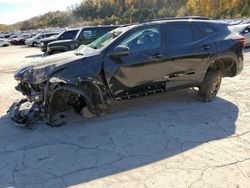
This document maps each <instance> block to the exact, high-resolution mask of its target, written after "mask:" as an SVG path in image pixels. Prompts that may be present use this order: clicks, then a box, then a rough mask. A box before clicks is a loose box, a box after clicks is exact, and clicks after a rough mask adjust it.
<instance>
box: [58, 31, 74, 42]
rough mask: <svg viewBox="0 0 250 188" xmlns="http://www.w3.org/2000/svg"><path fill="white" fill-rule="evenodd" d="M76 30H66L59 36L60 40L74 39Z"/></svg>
mask: <svg viewBox="0 0 250 188" xmlns="http://www.w3.org/2000/svg"><path fill="white" fill-rule="evenodd" d="M77 33H78V30H72V31H66V32H64V33H63V34H62V35H61V36H60V40H66V39H74V38H75V36H76V34H77Z"/></svg>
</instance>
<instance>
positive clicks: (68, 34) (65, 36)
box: [39, 29, 80, 52]
mask: <svg viewBox="0 0 250 188" xmlns="http://www.w3.org/2000/svg"><path fill="white" fill-rule="evenodd" d="M79 31H80V29H70V30H67V31H64V32H62V33H60V34H59V35H57V36H55V37H49V38H45V39H42V40H41V41H40V45H39V46H40V47H41V51H42V52H47V47H48V44H49V43H51V42H53V41H56V40H70V39H74V38H75V37H76V35H77V34H78V32H79Z"/></svg>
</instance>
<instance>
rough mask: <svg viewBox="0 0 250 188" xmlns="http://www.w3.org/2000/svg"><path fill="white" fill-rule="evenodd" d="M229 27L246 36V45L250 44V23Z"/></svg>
mask: <svg viewBox="0 0 250 188" xmlns="http://www.w3.org/2000/svg"><path fill="white" fill-rule="evenodd" d="M229 29H230V30H231V31H234V32H236V33H238V34H240V35H242V36H244V37H245V46H250V24H241V25H236V26H230V27H229Z"/></svg>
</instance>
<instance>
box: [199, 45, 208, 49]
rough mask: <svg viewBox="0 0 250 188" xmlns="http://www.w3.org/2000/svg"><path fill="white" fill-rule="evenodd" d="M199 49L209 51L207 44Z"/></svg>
mask: <svg viewBox="0 0 250 188" xmlns="http://www.w3.org/2000/svg"><path fill="white" fill-rule="evenodd" d="M200 49H203V50H209V49H210V46H209V45H208V44H205V45H203V46H202V47H200Z"/></svg>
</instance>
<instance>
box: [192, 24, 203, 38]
mask: <svg viewBox="0 0 250 188" xmlns="http://www.w3.org/2000/svg"><path fill="white" fill-rule="evenodd" d="M192 28H193V32H194V40H195V41H197V40H200V39H202V38H203V37H204V35H203V33H202V31H201V30H200V29H199V28H198V27H197V26H196V25H193V27H192Z"/></svg>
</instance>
